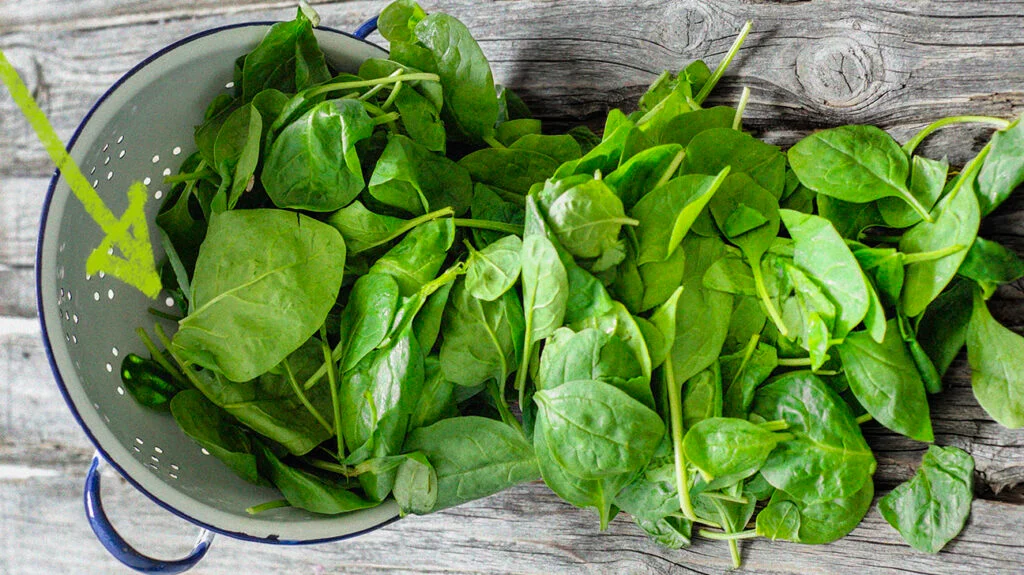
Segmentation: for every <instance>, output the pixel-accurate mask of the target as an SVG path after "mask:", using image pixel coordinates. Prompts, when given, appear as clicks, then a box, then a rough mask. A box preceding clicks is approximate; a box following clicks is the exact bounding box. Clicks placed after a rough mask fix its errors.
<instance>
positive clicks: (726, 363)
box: [721, 343, 779, 418]
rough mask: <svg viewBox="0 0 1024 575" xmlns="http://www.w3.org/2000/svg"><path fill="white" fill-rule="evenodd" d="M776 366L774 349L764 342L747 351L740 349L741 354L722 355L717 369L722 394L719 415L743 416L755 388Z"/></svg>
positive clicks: (748, 408) (776, 359)
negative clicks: (718, 369) (719, 374)
mask: <svg viewBox="0 0 1024 575" xmlns="http://www.w3.org/2000/svg"><path fill="white" fill-rule="evenodd" d="M778 365H779V357H778V352H777V350H776V349H775V348H774V347H772V346H770V345H768V344H765V343H758V344H757V346H756V347H755V348H754V349H753V351H751V352H750V353H749V354H748V353H747V352H746V351H744V352H742V355H741V354H737V355H736V356H730V357H729V358H726V357H723V358H722V359H721V368H722V385H723V387H724V389H725V393H724V395H723V397H722V414H723V415H724V416H726V417H740V418H744V417H746V416H747V415H748V414H749V413H750V404H751V402H753V401H754V392H755V391H756V390H757V387H758V386H759V385H761V384H762V383H764V382H765V381H766V380H767V379H768V377H769V376H770V375H771V374H772V372H773V371H775V368H776V367H778ZM734 366H735V367H734ZM726 382H728V383H726Z"/></svg>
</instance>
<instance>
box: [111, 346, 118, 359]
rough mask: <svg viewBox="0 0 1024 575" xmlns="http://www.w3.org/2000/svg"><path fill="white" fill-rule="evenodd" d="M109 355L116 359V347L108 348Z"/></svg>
mask: <svg viewBox="0 0 1024 575" xmlns="http://www.w3.org/2000/svg"><path fill="white" fill-rule="evenodd" d="M110 353H112V354H114V357H117V354H118V353H120V352H119V351H118V350H117V348H116V347H112V348H110Z"/></svg>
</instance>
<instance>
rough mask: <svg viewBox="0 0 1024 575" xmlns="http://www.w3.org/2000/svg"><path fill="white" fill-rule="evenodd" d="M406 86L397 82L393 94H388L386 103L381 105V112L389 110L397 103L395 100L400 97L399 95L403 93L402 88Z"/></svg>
mask: <svg viewBox="0 0 1024 575" xmlns="http://www.w3.org/2000/svg"><path fill="white" fill-rule="evenodd" d="M404 85H405V84H403V83H401V82H397V83H396V84H395V87H394V88H392V89H391V93H390V94H388V97H387V99H386V100H384V103H383V104H381V105H380V109H381V110H387V109H388V108H390V107H391V105H392V104H394V103H395V98H396V97H398V93H399V92H401V91H402V86H404Z"/></svg>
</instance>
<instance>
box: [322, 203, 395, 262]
mask: <svg viewBox="0 0 1024 575" xmlns="http://www.w3.org/2000/svg"><path fill="white" fill-rule="evenodd" d="M326 223H328V224H330V225H331V226H332V227H334V229H336V230H338V231H339V232H340V233H341V237H343V238H345V246H346V247H348V249H349V252H351V253H353V254H357V253H359V252H363V251H366V250H368V249H370V248H373V247H376V246H379V245H381V244H382V243H383V242H385V241H387V239H388V238H390V237H393V236H394V235H395V234H396V233H397V232H398V231H399V230H400V229H401V228H402V226H403V225H404V224H405V223H406V221H405V220H403V219H401V218H396V217H393V216H385V215H381V214H378V213H375V212H372V211H370V210H368V209H367V208H366V206H364V205H363V203H362V202H360V201H359V200H356V201H354V202H352V203H351V204H349V205H348V206H345V207H344V208H342V209H340V210H338V211H336V212H334V213H333V214H331V215H330V216H329V217H328V218H327V220H326Z"/></svg>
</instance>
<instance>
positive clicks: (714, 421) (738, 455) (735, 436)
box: [683, 417, 792, 481]
mask: <svg viewBox="0 0 1024 575" xmlns="http://www.w3.org/2000/svg"><path fill="white" fill-rule="evenodd" d="M787 439H792V436H790V435H788V434H779V433H773V432H772V431H770V430H767V429H765V428H763V427H761V426H759V425H756V424H754V423H751V422H749V421H747V420H745V419H735V418H727V417H712V418H709V419H704V420H701V421H699V422H697V423H695V424H694V425H693V426H692V427H690V428H689V429H688V430H687V431H686V436H685V437H684V438H683V453H684V454H685V456H686V460H687V461H688V462H689V463H691V464H693V466H694V467H696V468H697V469H699V470H700V472H701V473H702V474H703V475H704V478H705V479H706V480H708V481H711V480H712V479H716V478H722V477H728V478H729V479H730V480H736V481H738V480H740V479H746V478H747V477H749V476H751V475H753V474H755V473H757V471H758V469H760V468H761V466H762V465H764V462H765V460H766V459H768V454H769V453H771V451H772V450H773V449H775V445H776V444H778V442H780V441H785V440H787Z"/></svg>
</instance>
